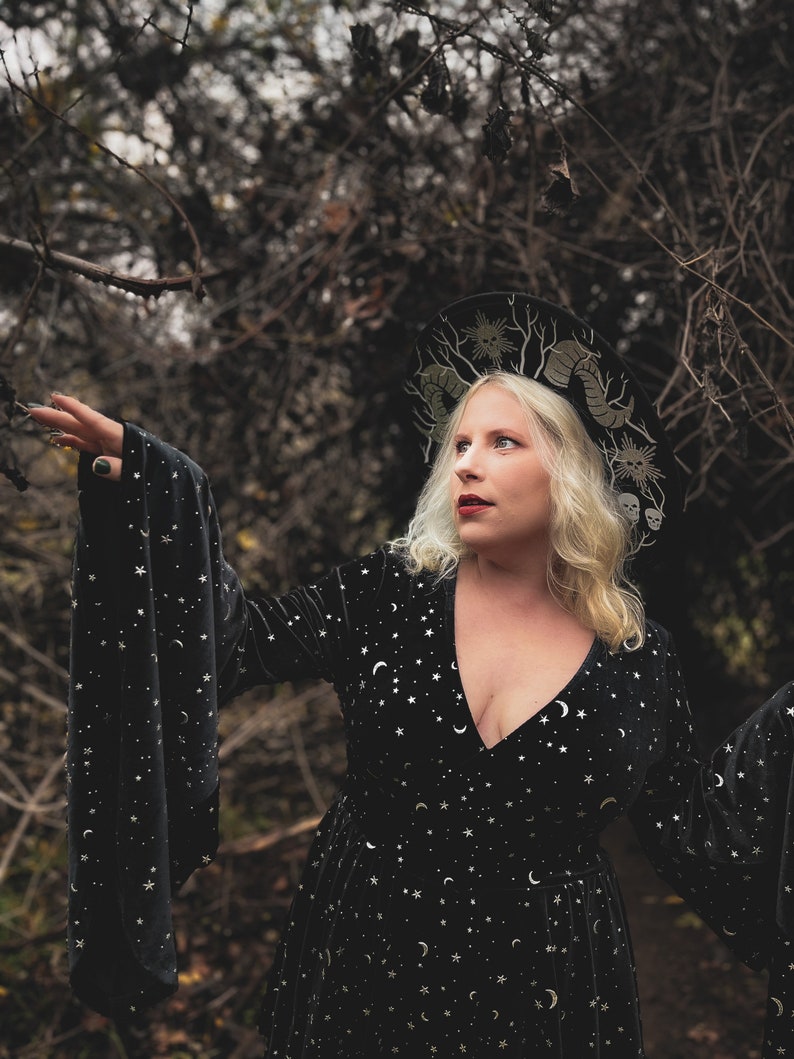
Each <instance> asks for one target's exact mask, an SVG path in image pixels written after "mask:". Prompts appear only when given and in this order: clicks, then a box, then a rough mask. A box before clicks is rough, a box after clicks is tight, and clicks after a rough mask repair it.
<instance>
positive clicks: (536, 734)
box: [69, 426, 794, 1059]
mask: <svg viewBox="0 0 794 1059" xmlns="http://www.w3.org/2000/svg"><path fill="white" fill-rule="evenodd" d="M125 439H126V440H125V446H126V448H125V461H124V466H125V471H124V481H123V482H122V483H121V485H120V486H119V487H117V488H114V487H111V486H109V484H108V483H102V482H98V481H96V480H95V479H92V477H91V475H90V473H89V472H87V468H86V467H83V468H82V473H81V486H82V493H81V511H82V521H81V527H80V533H79V538H78V550H77V556H76V566H75V601H74V602H75V612H74V614H75V622H74V636H73V670H72V691H71V700H70V740H69V774H70V781H71V782H70V828H71V843H70V849H71V889H72V893H71V908H70V955H71V959H72V980H73V984H74V987H75V989H76V991H77V992H78V994H79V995H81V996H82V997H83V998H84V999H85V1000H86V1001H87V1002H88V1003H89V1004H91V1005H92V1006H94V1007H97V1008H99V1009H100V1010H105V1011H109V1012H115V1013H118V1012H123V1011H127V1010H129V1009H130V1008H136V1007H138V1006H139V1005H142V1004H145V1003H148V1002H150V1001H152V1000H155V999H158V998H159V997H161V996H164V995H167V994H168V993H169V992H171V991H173V989H174V988H175V984H176V979H175V975H176V963H175V953H174V949H173V941H172V937H171V928H170V910H169V890H171V889H173V888H175V887H176V886H178V884H179V883H180V882H181V881H183V880H184V878H185V877H186V875H187V874H189V872H190V871H191V870H192V868H193V867H195V866H196V865H200V864H201V863H202V862H207V861H209V860H210V859H211V857H212V854H213V850H214V841H215V837H214V822H215V818H216V815H217V814H216V812H215V808H216V787H217V776H216V767H215V709H216V706H217V704H218V702H223V701H226V700H228V699H229V698H231V697H232V696H233V695H235V694H237V693H239V692H240V691H241V690H243V689H244V688H247V687H251V686H254V685H257V684H261V683H272V682H275V681H280V680H286V679H290V680H292V679H297V678H306V677H316V678H321V679H325V680H327V681H329V682H330V683H332V684H333V686H334V687H335V689H336V691H337V693H338V695H339V698H340V703H341V706H342V711H343V715H344V723H345V732H346V740H347V752H348V773H347V778H346V780H345V782H344V784H343V787H342V790H341V791H340V793H339V795H338V796H337V798H336V799H335V801H334V804H333V805H332V807H331V808H330V810H329V811H328V813H327V814H326V816H325V818H324V820H323V822H322V824H321V825H320V828H319V830H318V833H317V836H316V838H315V840H314V843H313V846H312V849H311V851H310V854H309V857H308V861H307V865H306V868H305V871H304V874H303V877H302V880H301V883H300V886H299V888H298V892H297V894H296V896H295V900H294V903H293V906H292V909H291V911H290V914H289V916H288V920H287V924H286V927H285V931H284V936H283V939H282V942H281V945H280V947H279V950H278V953H277V957H276V961H275V964H274V967H273V968H272V970H271V973H270V978H269V983H268V987H267V991H266V996H265V1005H264V1011H263V1021H262V1029H263V1033H264V1035H265V1040H266V1052H265V1054H266V1055H267V1056H268V1057H270V1059H374V1057H378V1056H392V1055H398V1056H404V1057H410V1059H424V1057H438V1059H452V1057H453V1056H454V1057H459V1056H466V1057H468V1059H474V1057H476V1059H493V1057H495V1056H505V1057H506V1059H530V1057H531V1059H534V1057H536V1056H538V1055H548V1056H550V1057H553V1059H581V1057H584V1056H601V1057H610V1059H636V1057H641V1056H643V1055H644V1051H643V1045H642V1037H641V1029H640V1019H639V1012H638V1005H637V991H636V983H635V977H634V966H633V958H632V952H631V943H630V938H629V932H628V927H627V925H626V921H625V917H624V913H623V907H622V902H621V898H620V893H619V889H618V885H617V882H616V880H615V877H614V874H613V871H612V868H611V865H610V863H609V861H608V858H607V857H606V854H605V853H604V852H603V851H602V850H601V849H600V848H599V844H598V835H599V833H600V832H601V830H602V829H603V828H604V827H605V826H606V825H607V824H609V823H610V822H611V821H613V820H614V819H615V818H617V817H618V816H620V815H622V814H624V813H626V812H628V813H629V814H630V815H631V817H632V820H633V823H634V825H635V827H636V829H637V833H638V835H639V837H640V840H641V842H642V843H643V845H644V847H645V848H646V850H647V852H648V854H649V856H650V858H651V860H652V862H653V863H654V865H655V866H656V867H657V870H659V871H660V872H661V873H662V874H664V876H665V877H666V878H667V879H668V880H669V881H670V882H671V883H672V885H674V886H675V887H676V888H677V889H678V890H679V891H680V892H681V893H682V894H683V896H684V897H686V898H687V899H688V900H690V902H691V903H692V904H693V906H694V907H696V908H697V910H698V911H699V912H700V913H701V915H703V916H704V917H705V918H706V919H707V920H708V921H709V923H710V924H711V925H712V926H713V927H714V928H715V929H716V930H717V931H718V932H719V933H720V934H721V936H722V937H723V938H724V939H725V940H726V942H727V943H728V944H729V945H731V947H732V948H733V949H734V950H735V951H736V952H737V953H738V955H739V956H740V957H741V958H742V959H744V960H745V961H746V962H748V963H750V964H751V965H753V966H761V965H764V964H768V965H770V967H771V979H770V1018H769V1019H768V1022H767V1032H766V1040H765V1045H764V1053H763V1054H764V1057H765V1059H766V1057H771V1056H773V1055H775V1056H777V1055H785V1054H786V1050H788V1052H789V1053H790V1054H791V1055H792V1056H794V1000H792V988H791V983H792V980H794V948H792V947H791V946H790V943H789V940H788V938H789V937H791V936H792V930H791V925H792V924H791V920H792V915H791V907H790V905H791V898H790V896H789V895H790V893H791V888H790V886H789V885H788V881H789V879H790V877H791V873H790V861H789V858H790V852H791V847H792V842H791V836H790V835H789V827H790V824H789V819H790V805H789V801H790V791H789V785H790V776H791V764H792V754H793V753H794V737H793V736H792V717H794V695H793V694H792V686H791V685H787V686H786V687H785V688H783V689H781V691H780V692H778V693H777V695H776V696H775V697H774V698H773V699H772V700H770V702H769V703H767V704H766V705H765V706H763V707H762V708H761V709H760V710H759V711H757V713H756V714H754V715H753V716H752V717H751V718H750V720H749V721H748V722H747V723H746V724H745V725H744V726H742V728H741V729H739V730H738V731H737V732H734V733H733V735H732V736H731V737H730V739H729V740H728V741H727V742H726V744H724V745H723V747H721V748H720V749H719V750H718V751H717V752H716V754H715V758H714V762H713V763H712V764H711V765H701V764H700V763H699V762H698V761H697V759H696V757H695V755H694V753H693V750H692V744H693V741H692V726H691V721H690V715H689V711H688V707H687V705H686V699H685V694H684V690H683V687H682V684H681V678H680V674H679V671H678V667H677V664H676V661H675V656H674V652H673V648H672V645H671V643H670V639H669V636H668V635H667V633H666V632H665V631H664V630H663V629H662V628H661V627H659V626H657V625H655V624H653V623H650V622H649V623H648V627H647V634H646V639H645V642H644V644H643V645H642V647H641V648H640V649H639V650H636V651H632V652H629V651H619V652H617V653H614V654H612V653H610V652H609V651H608V650H607V648H606V647H605V646H604V645H603V644H602V643H601V642H600V641H598V640H596V641H594V643H593V644H592V646H591V648H590V651H589V653H588V655H587V657H586V659H585V660H584V662H583V663H582V665H581V667H580V669H579V671H578V672H577V673H576V674H575V676H574V677H573V678H572V679H571V680H570V682H569V683H568V684H567V685H566V687H564V688H561V689H560V691H559V694H558V695H557V696H556V697H555V698H554V700H553V701H551V702H549V703H548V704H547V705H546V706H545V707H544V708H543V709H542V710H540V711H539V712H538V713H537V714H535V715H534V716H533V717H532V718H530V719H529V720H528V721H526V722H525V723H524V724H522V725H521V726H520V727H518V728H517V729H516V730H515V731H513V732H512V733H511V734H510V735H508V736H507V737H506V738H504V739H503V740H501V741H500V742H499V743H497V744H496V745H495V746H493V747H491V748H490V749H489V748H487V747H486V746H485V745H484V744H483V742H482V740H481V739H480V736H479V734H478V731H477V729H476V727H475V725H474V723H473V721H472V717H471V714H470V711H469V707H468V704H467V702H466V698H465V693H464V690H463V687H462V684H461V681H460V677H459V673H458V668H457V664H456V654H455V642H454V592H455V581H454V578H452V579H447V580H445V581H441V582H437V581H436V580H435V579H434V578H433V577H431V576H420V577H415V576H412V575H409V574H408V573H407V572H406V570H405V567H404V564H403V563H402V561H401V559H400V557H399V556H398V555H397V554H394V553H393V552H391V551H390V550H389V549H382V550H379V551H377V552H375V553H374V554H372V555H369V556H366V557H365V558H362V559H358V560H355V561H353V562H351V563H348V564H346V565H344V566H342V567H340V568H339V569H338V570H335V571H334V572H332V573H331V574H330V575H328V576H327V577H325V578H323V579H322V580H321V581H319V582H318V583H317V584H315V585H313V586H311V587H308V588H303V589H298V590H296V591H295V592H292V593H290V594H288V595H287V596H284V597H281V598H280V599H276V600H246V599H245V597H244V595H243V593H242V590H241V588H240V585H239V582H238V581H237V579H236V577H235V576H234V574H233V572H232V571H231V570H230V569H229V567H228V566H227V565H226V563H225V562H224V560H223V556H222V553H221V549H220V538H219V534H218V529H217V525H216V523H215V520H214V515H213V512H212V501H211V496H210V494H209V490H208V487H207V483H206V479H205V478H204V476H203V474H202V472H201V471H200V469H199V468H197V467H196V466H195V464H192V463H191V462H190V461H189V460H188V459H187V458H186V457H185V456H183V455H182V454H181V453H178V452H176V451H175V450H173V449H170V448H169V447H168V446H165V445H163V444H162V443H161V442H158V441H157V440H156V439H154V438H152V437H151V436H150V435H147V434H146V433H145V432H143V431H140V430H139V429H138V428H134V427H130V426H127V429H126V432H125ZM109 489H110V492H108V490H109ZM111 541H112V544H111ZM103 641H104V642H103ZM169 882H170V885H169ZM781 1049H783V1050H782V1051H781Z"/></svg>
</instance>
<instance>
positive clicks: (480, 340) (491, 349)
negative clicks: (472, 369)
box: [463, 312, 515, 365]
mask: <svg viewBox="0 0 794 1059" xmlns="http://www.w3.org/2000/svg"><path fill="white" fill-rule="evenodd" d="M506 327H507V320H489V319H488V318H487V316H485V315H484V314H483V313H481V312H478V313H477V314H476V315H475V317H474V323H473V325H472V326H471V327H464V328H463V334H464V335H466V337H467V338H470V339H472V341H473V342H474V353H473V356H474V359H475V360H482V359H483V357H487V358H488V359H489V360H491V361H493V363H494V364H496V365H501V363H502V356H503V355H504V354H505V353H509V352H511V351H512V350H514V349H515V346H514V345H513V343H512V342H511V341H510V339H509V338H506V337H505V328H506Z"/></svg>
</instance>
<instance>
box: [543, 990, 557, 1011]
mask: <svg viewBox="0 0 794 1059" xmlns="http://www.w3.org/2000/svg"><path fill="white" fill-rule="evenodd" d="M546 992H547V993H548V994H549V999H550V1000H551V1003H550V1004H549V1011H551V1009H552V1008H553V1007H556V1006H557V994H556V993H555V992H554V990H553V989H547V990H546Z"/></svg>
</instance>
